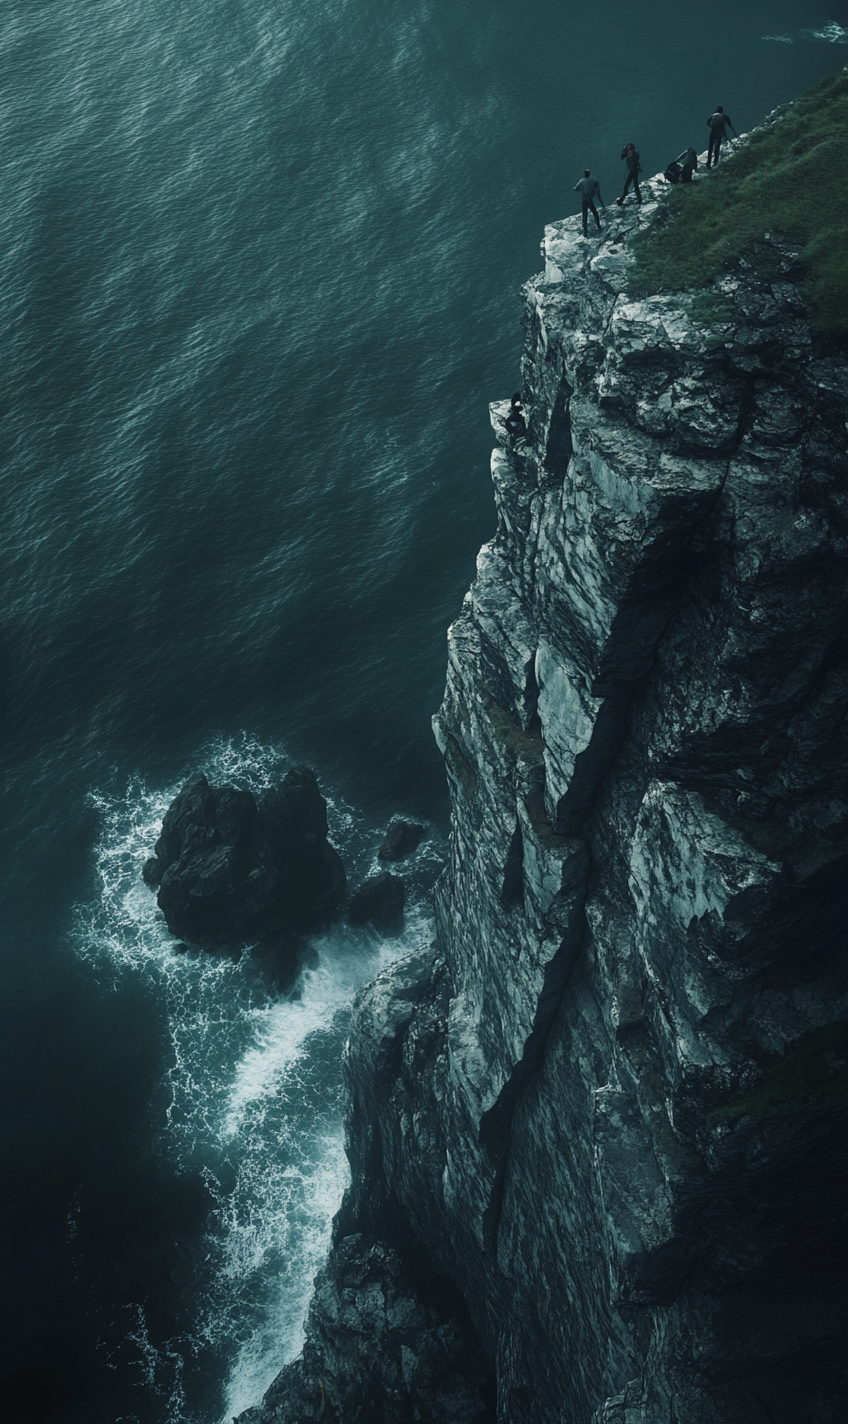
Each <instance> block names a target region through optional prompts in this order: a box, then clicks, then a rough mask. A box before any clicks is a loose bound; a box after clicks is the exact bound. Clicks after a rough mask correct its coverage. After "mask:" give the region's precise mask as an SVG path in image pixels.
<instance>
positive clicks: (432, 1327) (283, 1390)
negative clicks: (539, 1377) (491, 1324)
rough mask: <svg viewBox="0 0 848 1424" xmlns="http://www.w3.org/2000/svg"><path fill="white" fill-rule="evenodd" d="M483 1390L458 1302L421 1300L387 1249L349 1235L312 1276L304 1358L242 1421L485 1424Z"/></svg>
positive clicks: (478, 1360) (485, 1384) (484, 1373)
mask: <svg viewBox="0 0 848 1424" xmlns="http://www.w3.org/2000/svg"><path fill="white" fill-rule="evenodd" d="M490 1393H491V1389H490V1380H489V1372H488V1370H487V1367H486V1363H485V1360H484V1358H483V1355H482V1352H481V1350H480V1346H479V1344H478V1343H477V1342H476V1340H475V1337H474V1333H473V1331H472V1329H471V1327H470V1323H469V1321H468V1318H467V1313H466V1312H465V1311H464V1310H463V1309H462V1307H461V1305H458V1304H457V1303H456V1302H452V1303H450V1304H448V1305H445V1304H444V1303H442V1302H441V1301H440V1302H439V1304H435V1303H434V1301H432V1300H428V1299H427V1298H426V1295H425V1293H424V1292H423V1291H421V1290H420V1288H419V1286H418V1283H417V1282H416V1283H415V1284H413V1282H412V1280H411V1278H410V1276H409V1274H408V1272H407V1271H406V1270H405V1269H404V1267H403V1265H402V1263H401V1261H400V1259H399V1258H398V1256H397V1255H396V1253H395V1252H394V1251H393V1250H392V1249H391V1248H390V1247H388V1246H386V1245H384V1244H382V1243H377V1242H374V1241H372V1240H370V1239H369V1238H368V1237H367V1236H361V1235H355V1236H348V1237H346V1238H345V1239H344V1240H343V1241H342V1242H340V1244H339V1245H338V1246H337V1248H336V1250H335V1252H334V1254H333V1257H332V1259H331V1261H330V1263H329V1264H328V1265H327V1266H325V1268H324V1270H323V1271H322V1272H321V1273H320V1275H319V1276H318V1277H317V1279H316V1282H315V1297H314V1299H313V1302H312V1307H311V1310H310V1315H309V1323H308V1326H307V1344H306V1347H305V1349H304V1352H303V1355H302V1356H301V1357H300V1359H298V1360H295V1361H294V1362H293V1363H292V1364H290V1365H289V1366H288V1367H287V1368H286V1369H285V1370H283V1372H282V1374H280V1375H278V1376H277V1378H276V1380H275V1381H274V1383H273V1384H272V1385H271V1388H270V1389H269V1390H268V1392H267V1394H266V1395H265V1399H264V1403H263V1407H262V1409H261V1410H260V1409H249V1410H248V1411H247V1413H245V1414H242V1415H240V1424H258V1421H260V1420H268V1419H278V1418H280V1419H291V1420H295V1419H296V1420H298V1422H299V1424H306V1421H308V1420H312V1419H315V1420H318V1419H320V1420H323V1421H325V1424H330V1421H341V1420H348V1419H360V1420H362V1421H363V1424H365V1421H368V1424H374V1421H376V1420H380V1421H381V1424H412V1421H413V1420H427V1421H429V1424H486V1421H487V1420H489V1419H491V1418H492V1417H493V1415H492V1413H491V1410H490V1407H489V1406H488V1404H487V1400H488V1397H489V1395H490Z"/></svg>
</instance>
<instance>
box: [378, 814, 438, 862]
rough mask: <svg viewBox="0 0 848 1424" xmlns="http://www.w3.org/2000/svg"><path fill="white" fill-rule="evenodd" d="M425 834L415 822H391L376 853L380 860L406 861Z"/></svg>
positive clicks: (423, 829) (422, 827) (424, 828)
mask: <svg viewBox="0 0 848 1424" xmlns="http://www.w3.org/2000/svg"><path fill="white" fill-rule="evenodd" d="M426 834H427V830H426V827H425V826H421V825H419V824H418V822H417V821H392V823H391V825H390V826H389V829H388V830H387V831H386V836H385V839H384V841H383V844H382V845H381V846H380V849H379V850H378V852H377V855H378V857H379V859H380V860H389V861H392V860H406V858H407V856H410V855H412V854H413V852H414V851H416V850H417V849H418V847H419V846H420V844H421V842H422V841H423V839H424V837H425V836H426Z"/></svg>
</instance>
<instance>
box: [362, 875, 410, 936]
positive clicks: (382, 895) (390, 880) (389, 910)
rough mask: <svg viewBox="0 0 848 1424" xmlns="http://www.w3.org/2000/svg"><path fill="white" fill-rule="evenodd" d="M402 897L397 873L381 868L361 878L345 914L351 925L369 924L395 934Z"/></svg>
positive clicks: (398, 928)
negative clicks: (360, 882) (364, 878)
mask: <svg viewBox="0 0 848 1424" xmlns="http://www.w3.org/2000/svg"><path fill="white" fill-rule="evenodd" d="M405 899H406V891H405V889H404V884H403V881H402V880H401V878H400V876H399V875H391V874H390V873H389V871H388V870H381V871H380V872H379V874H378V875H369V877H368V879H367V880H364V881H363V882H362V884H361V885H360V887H359V889H358V890H357V892H356V894H355V895H354V896H353V898H352V899H351V902H350V906H349V909H348V918H349V919H350V922H351V924H352V925H369V924H370V925H373V926H374V928H375V930H376V931H377V933H378V934H381V935H383V936H384V937H387V938H388V937H390V936H393V935H399V934H400V933H401V932H402V930H403V904H404V900H405Z"/></svg>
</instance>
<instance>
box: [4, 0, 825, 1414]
mask: <svg viewBox="0 0 848 1424" xmlns="http://www.w3.org/2000/svg"><path fill="white" fill-rule="evenodd" d="M846 63H848V9H846V6H845V5H844V4H835V3H825V0H822V5H821V7H819V6H818V0H812V4H811V3H810V0H767V3H766V0H742V3H740V4H738V5H735V6H733V5H724V6H707V5H704V4H703V3H697V4H696V3H693V0H674V3H670V2H669V0H656V2H655V3H651V0H645V3H643V4H641V5H635V4H633V3H632V0H594V3H592V4H591V5H588V4H577V3H576V0H486V3H483V0H0V70H2V72H0V83H2V94H3V103H2V116H0V117H1V119H2V127H3V132H2V150H1V152H2V163H3V170H4V171H3V189H2V205H0V243H2V262H1V263H0V284H2V325H3V331H2V352H3V361H4V383H3V397H2V399H3V411H2V433H0V441H2V489H3V521H2V541H3V548H2V566H1V567H0V574H1V575H2V580H3V598H2V635H0V636H1V638H2V641H1V642H0V656H2V677H3V684H2V707H0V717H2V731H3V772H4V801H3V807H4V810H3V822H2V847H0V850H1V851H2V871H3V887H2V912H1V913H0V924H2V928H3V947H2V968H0V991H1V992H2V1001H0V1014H1V1015H2V1022H0V1053H2V1064H1V1065H0V1066H1V1067H2V1087H1V1088H0V1111H2V1134H3V1136H2V1141H3V1169H2V1174H0V1182H1V1183H2V1193H3V1197H4V1217H3V1220H4V1241H3V1246H2V1261H3V1275H4V1279H3V1283H2V1284H3V1289H2V1306H3V1312H4V1315H3V1321H2V1328H0V1355H2V1359H0V1375H2V1380H0V1412H2V1413H3V1416H4V1418H8V1419H9V1420H10V1421H14V1420H17V1419H21V1420H27V1421H29V1422H30V1424H38V1421H42V1420H43V1421H47V1420H50V1421H54V1420H55V1421H63V1424H113V1421H119V1420H120V1421H133V1422H134V1424H223V1421H229V1420H231V1418H232V1416H233V1415H235V1414H237V1413H238V1412H239V1411H240V1410H241V1409H244V1408H246V1407H247V1406H249V1405H251V1404H254V1403H257V1402H258V1401H259V1399H260V1397H261V1395H262V1393H263V1391H264V1390H265V1389H266V1388H267V1386H268V1384H269V1383H270V1382H271V1380H272V1379H273V1377H274V1375H275V1373H276V1371H277V1370H278V1369H279V1368H280V1366H281V1365H282V1364H283V1363H284V1362H285V1361H286V1360H287V1359H290V1358H292V1357H293V1356H294V1355H295V1354H296V1353H297V1351H298V1349H299V1346H300V1342H301V1339H302V1326H303V1318H304V1311H305V1307H306V1303H307V1301H308V1297H309V1292H310V1285H311V1280H312V1277H313V1275H314V1273H315V1271H316V1269H317V1268H318V1266H319V1265H320V1262H321V1259H322V1256H323V1254H324V1252H325V1250H326V1246H327V1242H328V1239H329V1229H330V1222H331V1219H332V1216H333V1213H334V1212H335V1211H336V1209H337V1207H338V1205H339V1202H340V1199H341V1194H342V1191H343V1190H344V1186H345V1183H346V1181H347V1168H346V1162H345V1157H344V1151H343V1136H342V1104H341V1100H340V1070H339V1059H340V1052H341V1046H342V1044H343V1041H344V1038H345V1033H346V1026H347V1023H348V1016H349V1012H350V1005H351V1002H352V999H353V996H354V994H355V992H356V989H357V988H358V986H360V985H361V984H362V983H364V982H366V981H367V980H368V979H370V978H371V977H373V975H374V974H375V973H376V972H378V971H379V969H380V968H381V967H382V966H384V965H385V964H387V963H388V962H389V961H390V960H391V959H392V958H393V957H395V956H397V955H399V954H402V953H404V952H405V951H408V950H409V949H410V948H411V947H414V946H415V945H418V944H422V943H426V942H427V941H428V940H429V937H430V936H431V934H432V925H431V920H430V909H429V898H428V892H429V889H430V887H431V886H432V883H433V880H434V878H435V876H436V875H437V874H438V872H439V868H440V866H441V864H442V862H443V859H444V852H445V836H446V834H447V817H448V804H447V795H446V789H445V779H444V774H443V771H442V766H441V762H440V759H439V756H438V754H437V752H436V748H435V745H434V743H433V740H432V736H431V732H430V716H431V714H432V713H433V712H434V711H436V709H437V707H438V705H439V701H440V697H441V689H442V684H443V680H444V670H445V630H446V628H447V625H448V623H449V622H450V621H451V619H452V617H454V616H455V615H456V613H457V612H458V610H459V607H460V604H461V600H462V596H463V593H464V591H465V589H466V587H467V585H468V583H469V581H470V579H471V577H472V576H473V571H474V559H475V555H476V551H477V548H478V547H479V545H480V544H481V543H482V542H483V541H484V540H485V539H486V538H488V537H489V536H490V535H491V533H492V532H493V527H494V511H493V505H492V499H491V493H490V486H489V478H488V454H489V449H490V446H491V434H490V431H489V428H488V422H487V402H488V401H489V400H492V399H498V398H502V397H504V396H507V395H509V394H510V392H511V391H512V390H513V389H515V387H516V386H517V385H518V376H517V371H518V358H519V354H520V328H519V320H520V300H519V289H520V285H521V283H522V282H523V281H524V280H525V279H526V278H527V277H528V276H529V275H531V274H532V273H533V272H535V271H536V270H537V268H538V266H539V254H538V243H539V239H540V237H541V235H542V229H543V226H544V224H545V223H546V222H549V221H552V220H554V219H557V218H560V217H562V216H564V215H566V214H567V213H570V212H574V211H576V209H577V203H576V198H575V195H574V194H573V192H572V189H573V185H574V183H575V182H576V181H577V178H578V177H579V175H580V173H581V171H582V169H583V167H584V166H589V167H591V168H592V170H593V172H595V173H596V174H597V175H598V176H599V177H600V178H601V181H602V184H603V188H604V195H605V197H606V198H607V200H611V199H612V198H613V197H614V196H615V195H616V192H617V191H618V185H619V183H620V181H621V176H622V175H621V171H620V170H621V164H620V163H619V159H618V154H619V151H620V149H621V147H622V145H623V143H624V142H625V141H627V140H629V139H633V140H634V141H635V142H636V144H637V147H638V148H639V149H640V151H641V153H642V162H643V167H644V169H645V172H646V173H652V172H654V171H656V170H658V169H662V168H664V167H665V165H666V164H667V163H668V162H669V160H670V159H671V158H673V157H674V156H675V155H676V154H677V153H679V152H680V151H681V150H682V149H683V148H684V147H686V146H687V145H688V144H689V143H694V144H695V145H696V146H698V147H701V146H703V144H704V143H705V135H706V127H705V119H706V116H707V114H708V113H709V112H710V111H711V110H712V109H713V107H714V106H715V104H716V103H717V102H721V103H723V104H724V106H725V108H726V109H728V110H729V112H730V114H731V117H732V119H733V122H734V124H735V125H736V127H737V128H738V129H740V130H744V129H747V128H750V127H751V126H752V125H754V124H755V123H757V122H758V121H759V120H760V119H761V118H762V117H763V116H764V115H765V114H766V113H767V112H768V111H769V110H770V109H771V108H773V107H774V106H775V105H777V104H779V103H782V102H783V101H785V100H787V99H790V98H792V97H794V96H796V95H797V94H798V93H800V92H801V91H802V90H803V89H805V88H806V87H807V86H809V85H810V84H811V83H813V82H814V81H815V80H816V79H818V78H819V77H820V76H821V75H823V74H825V73H828V72H830V71H832V70H834V69H836V68H840V67H842V66H843V65H844V64H846ZM840 177H841V176H840V175H826V174H823V175H822V201H823V202H826V201H827V191H828V182H829V181H840ZM298 762H306V763H308V764H309V765H311V766H312V767H313V768H314V769H315V771H316V774H317V776H318V778H319V782H320V784H321V787H322V789H323V791H324V794H325V795H326V796H327V798H328V801H329V804H330V820H331V834H332V837H333V839H334V841H335V843H336V844H337V845H338V847H339V849H340V850H341V852H342V854H343V856H344V858H345V861H346V863H347V866H348V871H349V874H350V877H351V880H352V881H353V882H354V883H355V882H356V880H357V879H358V877H360V876H362V875H364V874H365V873H367V871H368V869H369V868H370V867H371V866H372V865H373V864H374V856H375V852H376V849H377V847H378V845H379V842H380V839H381V836H382V833H383V831H384V829H385V826H386V824H387V822H388V820H389V819H390V818H391V816H392V815H393V814H395V813H403V814H409V815H414V816H416V817H419V818H421V819H423V820H424V821H425V822H426V823H427V825H428V827H429V837H428V840H427V841H426V842H425V844H424V846H423V847H422V849H421V851H420V852H419V853H418V854H417V856H416V858H415V859H414V860H413V862H412V863H411V865H410V867H409V881H410V910H409V914H408V917H407V927H406V930H405V932H404V934H403V936H402V937H401V938H400V939H398V940H386V941H383V940H379V939H377V938H376V937H375V936H373V935H372V934H370V932H368V931H362V930H360V931H352V930H351V929H349V928H346V927H345V926H344V924H343V923H340V924H339V925H338V926H337V927H336V928H335V929H333V930H332V932H330V933H328V934H327V935H325V936H324V937H323V938H319V939H316V941H315V945H314V948H315V950H316V953H317V958H316V960H315V961H314V963H313V964H312V967H311V968H309V969H308V970H307V971H306V972H305V973H304V975H303V977H302V979H301V981H300V983H299V985H298V987H297V990H296V992H295V994H294V995H293V996H292V995H290V996H280V995H279V994H275V993H274V992H273V991H272V990H271V989H269V987H268V986H267V985H266V984H265V983H264V981H263V980H262V979H261V978H260V977H259V976H257V974H256V973H255V971H254V969H253V966H252V961H251V959H250V957H249V956H244V957H243V958H242V959H241V960H240V961H238V962H236V961H233V960H231V959H218V958H213V957H211V956H206V955H197V954H192V955H178V954H175V953H174V951H173V947H172V942H171V941H170V940H169V936H168V934H167V931H166V930H165V927H164V923H163V921H162V920H161V917H160V916H159V914H158V912H157V910H156V907H155V901H154V899H153V897H152V895H151V894H150V892H149V891H148V890H147V889H146V888H145V887H144V886H143V884H142V883H141V880H140V874H139V872H140V867H141V864H142V863H143V861H144V859H145V857H146V856H147V855H148V854H149V852H150V848H151V845H152V842H153V841H154V839H155V837H156V834H157V828H158V824H159V822H160V820H161V816H162V814H163V811H164V809H165V808H166V807H167V805H168V803H169V800H170V798H171V797H172V796H173V795H174V793H175V792H176V790H177V789H178V788H179V786H180V784H181V783H182V781H183V779H184V778H185V777H186V776H187V775H189V774H190V773H192V772H195V771H197V770H199V769H202V770H205V771H206V772H207V774H208V775H209V776H210V778H213V779H218V780H223V779H226V780H229V781H232V782H235V783H237V784H239V785H243V786H249V787H254V788H261V787H262V786H263V785H266V784H268V783H269V782H270V781H273V780H274V779H275V778H277V777H279V776H280V775H281V774H282V773H283V772H284V771H285V769H286V767H288V766H290V765H292V764H296V763H298Z"/></svg>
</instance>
